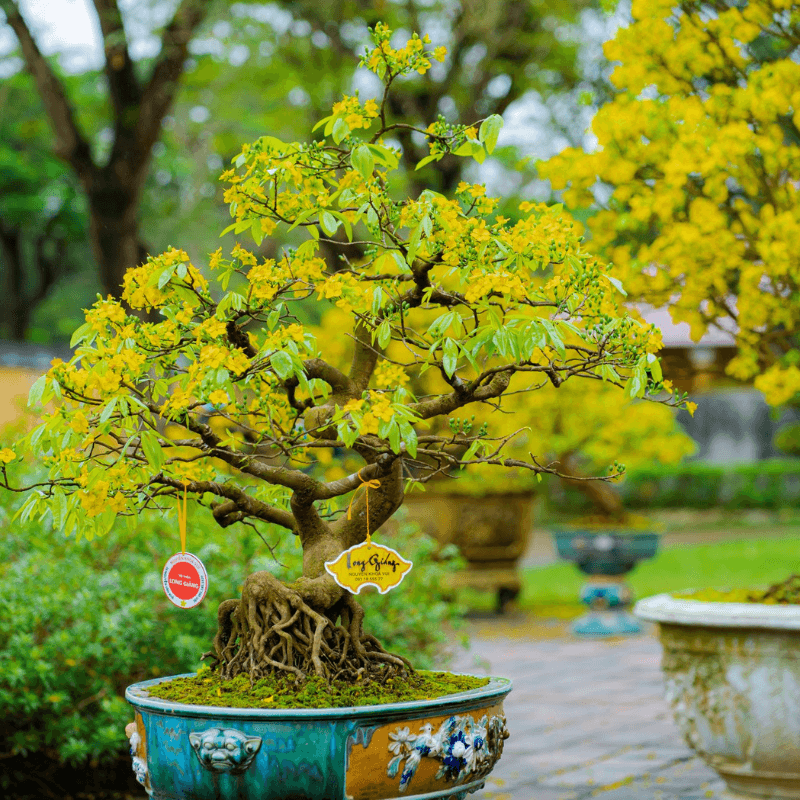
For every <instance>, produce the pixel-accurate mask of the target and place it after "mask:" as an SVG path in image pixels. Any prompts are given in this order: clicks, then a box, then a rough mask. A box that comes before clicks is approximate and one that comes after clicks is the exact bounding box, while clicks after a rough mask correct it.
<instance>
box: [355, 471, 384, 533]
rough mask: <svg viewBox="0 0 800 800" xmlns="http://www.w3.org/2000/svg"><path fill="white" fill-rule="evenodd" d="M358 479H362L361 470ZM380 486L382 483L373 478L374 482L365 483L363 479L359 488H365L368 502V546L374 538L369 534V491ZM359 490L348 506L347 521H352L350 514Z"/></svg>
mask: <svg viewBox="0 0 800 800" xmlns="http://www.w3.org/2000/svg"><path fill="white" fill-rule="evenodd" d="M361 469H365V467H362V468H361ZM358 477H359V478H361V470H359V471H358ZM380 485H381V482H380V481H379V480H378V479H377V478H373V479H372V480H369V481H365V480H364V479H363V478H361V486H359V487H358V489H361V487H362V486H363V487H364V489H365V491H366V494H365V495H364V497H365V499H366V501H367V545H368V546H369V545H371V544H372V536H370V533H369V490H370V489H377V488H378V487H379V486H380ZM358 489H356V490H355V491H354V492H353V496H352V497H351V498H350V505H348V506H347V519H350V513H351V511H352V508H353V500H355V499H356V495H357V494H358Z"/></svg>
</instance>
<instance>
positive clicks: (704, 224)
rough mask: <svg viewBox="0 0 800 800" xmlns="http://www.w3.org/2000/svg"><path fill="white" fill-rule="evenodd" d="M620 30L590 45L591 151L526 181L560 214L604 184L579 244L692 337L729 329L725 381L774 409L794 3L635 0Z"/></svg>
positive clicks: (785, 291)
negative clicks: (595, 72) (604, 198)
mask: <svg viewBox="0 0 800 800" xmlns="http://www.w3.org/2000/svg"><path fill="white" fill-rule="evenodd" d="M633 20H634V21H633V23H632V24H631V25H630V26H629V27H627V28H624V29H622V30H620V31H619V33H618V34H617V36H616V38H615V39H614V40H613V41H611V42H609V43H608V44H607V45H606V54H607V56H608V57H609V58H610V59H612V60H614V61H617V62H620V63H619V65H618V66H617V68H616V69H615V71H614V73H613V75H612V81H613V84H614V86H615V87H616V93H615V97H614V99H613V101H612V102H610V103H608V104H607V105H605V106H604V107H602V108H601V109H600V111H599V112H598V114H597V116H596V118H595V120H594V123H593V125H592V129H593V131H594V133H595V134H596V135H597V138H598V142H599V146H600V147H599V149H598V151H597V152H595V153H591V154H586V153H583V152H581V151H578V150H575V149H570V150H567V151H565V152H564V153H562V154H561V155H559V156H558V157H556V158H555V159H552V160H551V161H550V162H548V163H547V164H544V165H542V166H541V169H540V174H541V175H542V176H544V177H549V178H550V180H551V181H552V183H553V187H554V188H557V189H561V188H563V187H565V186H569V187H570V188H569V190H568V191H567V192H565V193H564V200H565V202H566V203H567V204H568V205H570V206H586V205H589V204H591V203H593V202H594V197H593V194H592V191H591V189H592V187H593V185H595V183H596V182H598V181H599V182H600V183H601V184H602V185H603V186H605V187H607V189H608V191H610V199H609V200H608V202H607V203H605V204H604V207H603V209H602V210H601V211H600V212H599V213H597V214H596V215H595V216H594V217H593V218H592V220H591V223H590V227H591V231H592V236H593V241H592V243H591V247H592V249H593V250H594V251H595V252H603V253H605V254H606V256H607V257H609V258H610V259H612V260H613V262H614V263H615V264H616V265H617V266H618V267H619V268H620V269H621V270H622V271H623V274H624V275H625V278H624V281H625V286H626V287H627V288H628V290H629V291H630V292H631V295H632V296H633V297H635V298H638V299H642V300H646V301H647V302H650V303H652V304H653V305H656V306H661V305H665V304H666V305H669V307H670V309H671V313H672V317H673V319H675V320H676V321H685V322H688V323H689V325H690V326H691V330H692V335H693V337H694V338H695V339H699V337H700V336H701V335H702V333H703V332H704V331H705V330H707V328H708V327H709V326H712V325H717V326H719V327H722V328H726V329H728V330H731V329H732V328H735V329H736V330H737V333H736V343H737V347H738V353H737V356H736V357H735V358H734V359H733V361H732V362H731V363H730V365H729V367H728V372H729V373H730V374H731V375H732V376H734V377H735V378H738V379H740V380H749V379H753V378H755V386H756V387H757V388H758V389H760V390H761V391H762V392H763V393H764V395H765V397H766V400H767V402H769V403H771V404H773V405H781V404H783V403H786V402H788V401H791V400H792V399H793V398H796V397H797V395H798V392H800V347H799V346H798V344H799V343H798V334H800V250H798V248H797V241H798V238H800V195H799V193H800V182H799V181H798V176H800V61H799V60H798V54H799V53H800V5H798V4H797V3H796V2H792V0H754V1H753V2H748V3H741V2H735V1H734V0H720V1H719V2H713V3H712V2H698V1H697V0H690V1H689V2H682V3H680V4H675V3H672V2H665V1H664V0H658V2H652V1H651V0H647V1H646V2H645V1H644V0H636V1H635V2H634V3H633Z"/></svg>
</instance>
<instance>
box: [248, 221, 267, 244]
mask: <svg viewBox="0 0 800 800" xmlns="http://www.w3.org/2000/svg"><path fill="white" fill-rule="evenodd" d="M250 235H251V236H252V237H253V241H254V242H255V243H256V244H257V245H258V244H261V242H263V241H264V231H263V230H262V229H261V218H260V217H258V218H256V219H254V220H253V222H252V224H251V225H250Z"/></svg>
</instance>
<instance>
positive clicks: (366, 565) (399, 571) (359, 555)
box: [325, 542, 413, 594]
mask: <svg viewBox="0 0 800 800" xmlns="http://www.w3.org/2000/svg"><path fill="white" fill-rule="evenodd" d="M412 566H413V564H412V562H411V561H406V560H405V559H404V558H403V557H402V556H401V555H400V554H399V553H398V552H397V551H396V550H392V548H391V547H384V545H382V544H375V542H362V543H361V544H356V545H353V547H351V548H350V549H348V550H345V551H344V552H343V553H342V554H341V555H340V556H339V557H338V558H337V559H335V560H333V561H326V562H325V569H326V570H327V571H328V572H329V573H330V574H331V575H332V576H333V579H334V580H335V581H336V583H338V584H339V586H341V587H342V589H347V590H348V591H349V592H352V593H353V594H358V593H359V592H360V591H361V590H362V589H363V588H364V587H365V586H374V587H375V588H376V589H377V590H378V591H379V592H380V593H381V594H386V592H388V591H389V590H390V589H394V588H395V587H396V586H399V585H400V583H401V582H402V580H403V578H405V576H406V574H407V573H408V571H409V570H410V569H411V567H412Z"/></svg>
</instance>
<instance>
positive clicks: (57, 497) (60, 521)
mask: <svg viewBox="0 0 800 800" xmlns="http://www.w3.org/2000/svg"><path fill="white" fill-rule="evenodd" d="M50 511H51V513H52V514H53V525H54V526H55V527H56V530H61V529H62V528H63V527H64V518H65V516H66V514H67V498H66V496H65V495H64V490H63V489H62V488H61V487H60V486H56V487H55V489H53V499H52V500H51V502H50Z"/></svg>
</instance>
